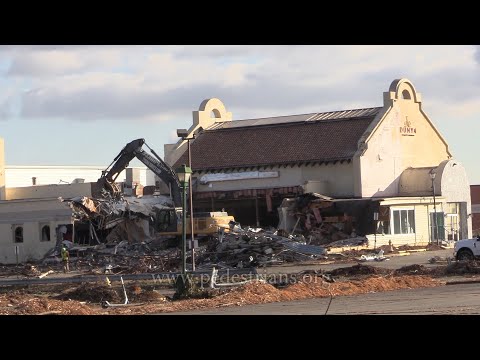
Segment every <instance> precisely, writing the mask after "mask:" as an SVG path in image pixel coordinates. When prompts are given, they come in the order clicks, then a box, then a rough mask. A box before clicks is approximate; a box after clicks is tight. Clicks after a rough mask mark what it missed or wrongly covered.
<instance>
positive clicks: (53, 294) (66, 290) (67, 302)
mask: <svg viewBox="0 0 480 360" xmlns="http://www.w3.org/2000/svg"><path fill="white" fill-rule="evenodd" d="M361 272H365V271H364V270H362V271H361ZM350 273H352V272H350ZM297 280H298V282H296V283H293V284H290V285H287V286H286V287H283V288H277V287H275V286H273V285H271V284H268V283H265V282H261V281H252V282H250V283H247V284H245V285H241V286H238V287H235V288H233V289H230V290H220V291H213V292H210V296H209V298H203V299H187V300H178V301H172V300H170V299H167V298H166V297H165V296H163V295H161V294H160V293H159V292H158V291H157V290H155V289H153V288H152V286H151V285H141V284H139V283H134V284H129V285H127V296H128V297H129V299H130V300H131V305H130V306H122V307H109V308H103V307H102V306H101V304H102V303H103V302H105V301H109V302H111V303H117V304H118V303H122V300H123V297H122V295H121V294H122V292H123V289H120V288H119V287H111V286H109V285H108V284H104V283H89V284H81V285H80V286H76V287H73V288H72V286H71V285H70V286H69V285H68V284H65V285H56V286H50V287H49V288H48V289H46V288H42V286H35V287H33V286H30V287H23V288H16V289H13V290H12V289H11V288H10V289H9V290H7V289H5V288H3V289H2V293H0V314H2V315H7V314H11V315H23V314H39V315H53V314H59V315H60V314H62V315H95V314H97V315H99V314H101V315H105V314H112V315H114V314H121V315H128V314H131V315H135V314H136V315H139V314H153V313H162V312H175V311H186V310H195V309H206V308H218V307H225V306H242V305H251V304H259V303H268V302H278V301H291V300H299V299H307V298H314V297H329V296H342V295H352V294H364V293H370V292H378V291H389V290H396V289H410V288H417V287H432V286H439V285H441V284H442V283H441V282H440V281H438V280H435V279H433V278H431V277H428V276H423V275H401V276H393V275H385V276H378V275H361V278H359V279H358V280H345V281H338V282H334V283H331V282H326V281H324V280H323V278H322V277H320V276H316V275H312V274H304V275H303V277H302V278H300V279H297Z"/></svg>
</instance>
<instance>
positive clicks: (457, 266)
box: [445, 261, 480, 275]
mask: <svg viewBox="0 0 480 360" xmlns="http://www.w3.org/2000/svg"><path fill="white" fill-rule="evenodd" d="M445 274H457V275H462V274H480V264H479V263H478V262H477V261H457V262H454V263H451V264H450V265H448V266H447V267H446V268H445Z"/></svg>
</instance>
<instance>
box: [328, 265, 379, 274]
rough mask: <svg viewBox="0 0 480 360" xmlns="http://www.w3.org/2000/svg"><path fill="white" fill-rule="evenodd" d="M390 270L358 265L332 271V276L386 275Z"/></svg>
mask: <svg viewBox="0 0 480 360" xmlns="http://www.w3.org/2000/svg"><path fill="white" fill-rule="evenodd" d="M387 272H388V270H386V269H382V268H378V267H375V266H371V265H362V264H357V265H354V266H350V267H344V268H338V269H334V270H332V271H330V272H329V273H330V275H332V276H352V275H374V274H386V273H387Z"/></svg>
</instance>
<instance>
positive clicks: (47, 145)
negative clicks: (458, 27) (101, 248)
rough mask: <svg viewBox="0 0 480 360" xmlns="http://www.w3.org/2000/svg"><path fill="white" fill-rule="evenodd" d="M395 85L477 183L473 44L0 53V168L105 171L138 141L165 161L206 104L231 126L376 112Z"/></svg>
mask: <svg viewBox="0 0 480 360" xmlns="http://www.w3.org/2000/svg"><path fill="white" fill-rule="evenodd" d="M397 78H408V79H409V80H410V81H412V83H413V84H414V86H415V88H416V90H417V91H418V92H420V93H421V94H422V102H423V110H424V111H425V112H426V113H427V115H428V116H429V118H430V119H431V120H432V121H433V123H434V124H435V126H436V127H437V129H438V130H439V131H440V133H441V134H442V136H443V137H444V138H445V139H446V141H447V142H448V144H449V146H450V151H451V152H452V154H453V157H454V158H455V159H457V160H458V161H460V162H461V163H462V164H463V165H464V166H465V168H466V170H467V174H468V176H469V180H470V183H471V184H480V166H478V162H477V156H478V155H477V152H478V151H477V146H478V145H477V144H478V143H480V141H477V134H480V122H479V121H478V120H479V118H480V46H473V45H462V46H460V45H453V46H440V45H428V46H423V45H414V46H407V45H401V46H399V45H368V46H365V45H353V46H346V45H328V46H327V45H318V46H317V45H298V46H297V45H281V46H280V45H268V46H260V45H248V46H247V45H187V46H180V45H175V46H146V45H130V46H127V45H124V46H119V45H115V46H104V45H82V46H80V45H71V46H67V45H62V46H53V45H30V46H14V45H3V46H2V45H0V87H1V89H2V91H0V137H2V138H3V139H4V140H5V160H6V164H7V166H8V165H105V166H107V165H108V164H110V163H111V161H112V160H113V158H114V157H115V156H116V155H117V154H118V152H119V151H120V150H121V149H122V148H123V146H125V144H126V143H128V142H130V141H131V140H134V139H137V138H145V140H146V142H147V144H148V145H149V146H150V147H152V148H153V149H155V150H156V152H157V153H159V155H160V156H163V145H164V144H167V143H173V142H176V141H177V140H178V138H177V137H176V129H178V128H189V127H190V126H191V124H192V111H195V110H198V107H199V105H200V103H201V102H202V101H203V100H204V99H207V98H212V97H217V98H219V99H220V100H222V101H223V103H224V104H225V106H226V108H227V111H231V112H232V113H233V119H234V120H241V119H247V118H259V117H265V116H279V115H291V114H303V113H310V112H322V111H334V110H343V109H355V108H363V107H375V106H382V105H383V92H384V91H387V90H388V87H389V85H390V83H391V82H392V81H393V80H394V79H397ZM131 165H141V164H140V163H138V164H135V163H134V162H132V164H131Z"/></svg>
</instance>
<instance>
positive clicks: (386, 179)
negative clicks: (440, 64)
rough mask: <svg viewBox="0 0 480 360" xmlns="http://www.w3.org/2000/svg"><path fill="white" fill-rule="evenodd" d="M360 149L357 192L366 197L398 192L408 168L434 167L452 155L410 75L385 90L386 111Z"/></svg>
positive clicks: (371, 128) (376, 120) (369, 132)
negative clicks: (427, 111) (403, 174)
mask: <svg viewBox="0 0 480 360" xmlns="http://www.w3.org/2000/svg"><path fill="white" fill-rule="evenodd" d="M359 149H360V150H359V151H358V152H357V154H356V162H357V163H358V166H357V171H360V173H361V174H360V176H359V177H358V179H357V180H358V181H359V182H360V183H359V184H357V188H356V194H357V195H360V196H362V197H369V196H396V195H398V179H399V177H400V175H401V173H402V172H403V171H404V170H405V169H407V168H411V167H412V168H418V167H428V166H432V167H433V166H437V165H438V164H439V163H440V162H442V161H443V160H448V159H450V158H451V153H450V151H449V149H448V145H447V143H446V141H445V139H444V138H443V137H442V136H441V134H440V133H439V132H438V130H437V129H436V128H435V126H434V125H433V123H432V121H431V120H430V119H429V118H428V116H427V115H426V114H425V112H424V111H423V110H422V102H421V95H420V94H419V93H417V92H416V90H415V88H414V86H413V84H412V83H411V82H410V81H409V80H407V79H400V80H394V81H393V82H392V84H391V85H390V89H389V91H388V92H386V93H384V108H383V111H382V112H380V113H379V115H378V116H377V118H376V119H375V120H374V121H373V122H372V124H371V126H370V127H369V129H367V130H366V132H365V134H364V138H363V139H361V142H360V146H359ZM419 154H421V156H419ZM360 169H361V170H360Z"/></svg>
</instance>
